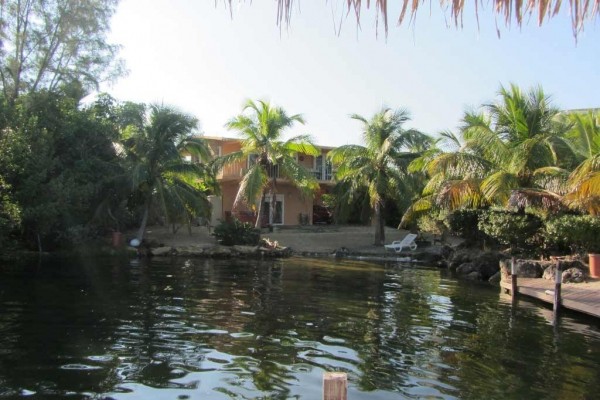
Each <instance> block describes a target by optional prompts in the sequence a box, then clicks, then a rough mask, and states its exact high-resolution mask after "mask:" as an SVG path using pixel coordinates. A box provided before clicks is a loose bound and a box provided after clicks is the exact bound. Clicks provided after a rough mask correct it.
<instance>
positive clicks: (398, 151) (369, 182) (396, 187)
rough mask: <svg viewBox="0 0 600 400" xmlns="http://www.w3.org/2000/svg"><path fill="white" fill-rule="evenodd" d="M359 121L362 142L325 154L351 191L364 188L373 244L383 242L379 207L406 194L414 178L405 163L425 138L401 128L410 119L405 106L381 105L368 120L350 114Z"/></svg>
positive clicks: (412, 189) (425, 142)
mask: <svg viewBox="0 0 600 400" xmlns="http://www.w3.org/2000/svg"><path fill="white" fill-rule="evenodd" d="M351 118H353V119H356V120H357V121H360V122H361V123H362V125H363V132H362V135H363V140H364V142H365V146H360V145H346V146H341V147H338V148H337V149H334V150H332V151H331V152H330V153H329V154H328V157H330V159H331V161H332V162H333V163H334V164H335V165H336V166H337V172H336V179H337V180H338V181H339V183H340V184H343V185H347V186H348V188H349V192H350V193H351V194H356V193H359V192H361V189H363V190H364V189H366V192H367V194H368V198H369V203H370V205H371V209H372V211H373V215H374V220H375V240H374V244H375V245H376V246H382V245H383V243H384V242H385V230H384V228H385V220H384V213H383V208H384V206H385V200H386V199H391V198H394V199H397V198H400V199H401V198H403V197H404V198H408V199H410V198H411V196H412V193H414V192H415V187H416V186H417V185H418V179H414V178H413V177H411V175H410V174H409V173H408V171H407V167H408V164H409V162H410V161H411V160H413V159H414V158H416V157H417V156H418V155H419V154H418V153H416V152H414V151H411V149H412V150H418V151H423V150H425V149H426V148H427V147H428V143H429V140H430V139H429V138H428V137H427V136H426V135H424V134H423V133H420V132H418V131H416V130H405V129H404V127H403V125H404V124H405V123H406V122H407V121H408V120H409V119H410V118H409V114H408V112H407V111H406V110H402V109H400V110H396V111H394V110H391V109H389V108H385V107H384V108H383V109H382V110H381V111H379V112H377V113H376V114H375V115H374V116H373V117H372V118H371V119H370V120H367V119H366V118H364V117H362V116H360V115H357V114H353V115H351Z"/></svg>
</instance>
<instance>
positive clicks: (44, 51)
mask: <svg viewBox="0 0 600 400" xmlns="http://www.w3.org/2000/svg"><path fill="white" fill-rule="evenodd" d="M117 3H118V0H81V1H69V0H5V1H2V2H0V36H1V37H2V40H1V41H0V83H1V84H2V90H3V94H4V96H5V98H6V99H7V100H8V101H9V102H11V103H12V102H13V101H14V100H15V99H16V98H17V97H18V96H19V95H20V94H23V93H29V92H35V91H37V90H41V89H46V90H49V91H55V90H57V89H58V88H59V87H60V86H62V85H65V84H68V85H70V86H69V87H70V88H71V89H73V90H74V89H76V88H77V86H79V88H78V90H77V92H78V96H79V98H81V97H83V95H84V94H85V93H86V92H87V90H88V89H92V88H94V89H95V88H96V87H97V86H98V84H99V83H100V82H103V81H106V80H110V79H113V78H115V77H117V76H119V75H121V74H122V73H123V67H122V65H121V62H120V61H119V60H117V59H116V55H117V52H118V49H119V47H118V46H115V45H110V44H108V43H107V41H106V35H107V33H108V32H109V30H110V19H111V17H112V15H113V14H114V12H115V9H116V6H117ZM74 83H76V84H77V85H73V84H74ZM74 93H76V92H75V91H73V93H72V94H74Z"/></svg>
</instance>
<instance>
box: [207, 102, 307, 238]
mask: <svg viewBox="0 0 600 400" xmlns="http://www.w3.org/2000/svg"><path fill="white" fill-rule="evenodd" d="M242 111H243V112H246V111H248V113H246V114H240V115H238V116H236V117H234V118H233V119H231V120H230V121H229V122H227V124H226V125H225V126H226V127H227V128H228V129H231V130H235V131H237V132H238V133H239V135H240V137H241V138H242V148H241V150H240V151H237V152H233V153H230V154H226V155H224V156H222V157H221V158H220V159H218V160H217V162H216V165H217V166H218V167H221V166H223V165H227V164H231V163H234V162H237V161H240V160H243V159H250V167H249V168H248V170H247V171H246V172H245V174H244V176H243V177H242V180H241V182H240V187H239V190H238V193H237V196H236V199H235V204H236V205H237V204H240V203H241V202H245V203H247V204H248V205H250V206H252V205H254V204H256V203H257V202H258V201H259V200H260V202H259V203H258V204H259V207H258V215H257V217H256V225H255V226H256V227H257V228H259V227H260V219H261V214H262V211H261V208H262V205H263V203H264V202H265V198H266V196H267V193H268V192H270V194H271V196H272V201H271V202H270V203H271V204H270V216H271V217H270V220H271V221H272V220H273V219H274V216H275V203H276V202H275V196H276V193H277V179H278V178H284V179H287V180H289V181H290V182H291V183H292V184H293V185H295V186H296V187H298V188H299V189H300V190H301V192H302V193H303V194H305V195H309V194H311V193H312V192H313V191H314V190H315V189H316V188H317V187H318V184H317V182H316V180H315V178H314V177H313V175H312V174H311V173H310V171H308V170H307V169H306V168H304V167H302V166H301V165H300V164H298V162H297V160H296V155H297V154H298V153H302V154H308V155H318V154H319V151H318V150H317V148H316V147H315V146H314V145H313V144H312V142H311V140H310V137H309V136H307V135H299V136H294V137H292V138H290V139H288V140H283V139H282V136H283V133H284V131H285V130H286V129H287V128H290V127H292V126H293V125H294V123H296V122H298V123H302V124H303V123H304V119H303V118H302V116H301V115H299V114H295V115H288V114H287V113H286V111H285V110H284V109H283V108H281V107H277V106H274V105H271V104H270V103H269V102H266V101H262V100H259V101H258V102H254V101H252V100H248V101H247V102H246V104H245V105H244V107H243V110H242Z"/></svg>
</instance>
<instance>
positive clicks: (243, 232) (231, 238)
mask: <svg viewBox="0 0 600 400" xmlns="http://www.w3.org/2000/svg"><path fill="white" fill-rule="evenodd" d="M213 235H214V236H215V237H216V238H217V241H218V242H219V243H220V244H222V245H225V246H234V245H249V246H255V245H257V244H258V241H259V240H260V230H259V229H256V228H254V227H253V226H252V225H251V224H249V223H247V222H241V221H240V220H238V219H237V218H233V219H232V220H231V221H221V222H220V223H219V225H217V226H215V229H214V232H213Z"/></svg>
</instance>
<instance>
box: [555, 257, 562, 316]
mask: <svg viewBox="0 0 600 400" xmlns="http://www.w3.org/2000/svg"><path fill="white" fill-rule="evenodd" d="M561 284H562V271H561V270H560V261H558V260H557V261H556V274H554V319H555V320H556V317H557V316H558V309H559V308H560V287H561Z"/></svg>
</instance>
